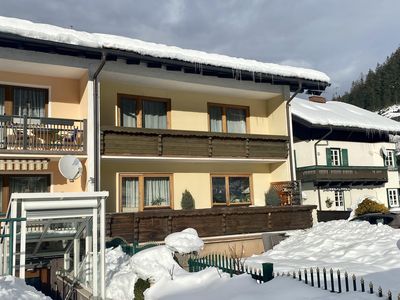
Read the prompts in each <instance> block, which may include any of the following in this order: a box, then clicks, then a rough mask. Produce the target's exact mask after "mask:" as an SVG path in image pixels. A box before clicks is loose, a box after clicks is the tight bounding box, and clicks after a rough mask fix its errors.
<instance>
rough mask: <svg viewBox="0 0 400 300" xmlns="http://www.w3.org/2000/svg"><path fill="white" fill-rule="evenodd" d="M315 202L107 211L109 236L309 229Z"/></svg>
mask: <svg viewBox="0 0 400 300" xmlns="http://www.w3.org/2000/svg"><path fill="white" fill-rule="evenodd" d="M315 208H316V206H313V205H299V206H276V207H271V206H270V207H264V206H263V207H223V208H222V207H214V208H208V209H194V210H149V211H143V212H135V213H133V212H132V213H111V214H107V218H106V230H107V236H108V237H117V236H119V237H122V238H124V239H125V240H126V241H127V242H128V243H133V242H139V243H142V242H148V241H162V240H163V239H164V238H165V237H166V236H167V235H168V234H170V233H172V232H177V231H181V230H183V229H186V228H188V227H192V228H194V229H196V230H197V232H198V234H199V236H200V237H209V236H224V235H232V234H245V233H258V232H270V231H283V230H294V229H306V228H310V227H311V226H312V224H313V220H312V211H313V210H314V209H315Z"/></svg>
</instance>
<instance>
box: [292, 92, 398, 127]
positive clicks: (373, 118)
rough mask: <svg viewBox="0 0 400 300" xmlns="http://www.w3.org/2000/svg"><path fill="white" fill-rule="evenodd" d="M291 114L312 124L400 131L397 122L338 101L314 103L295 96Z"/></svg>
mask: <svg viewBox="0 0 400 300" xmlns="http://www.w3.org/2000/svg"><path fill="white" fill-rule="evenodd" d="M292 114H293V115H294V116H296V117H298V118H300V119H302V120H304V121H306V122H308V123H310V124H313V125H320V126H332V127H349V128H359V129H365V130H378V131H387V132H400V123H399V122H396V121H393V120H390V119H388V118H386V117H383V116H381V115H378V114H377V113H374V112H372V111H369V110H366V109H363V108H360V107H357V106H354V105H351V104H348V103H344V102H339V101H327V102H326V103H316V102H312V101H309V100H304V99H301V98H295V99H294V100H293V101H292Z"/></svg>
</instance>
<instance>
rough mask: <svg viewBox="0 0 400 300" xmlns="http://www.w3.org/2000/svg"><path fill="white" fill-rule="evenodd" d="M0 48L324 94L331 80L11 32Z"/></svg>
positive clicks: (2, 35) (1, 38)
mask: <svg viewBox="0 0 400 300" xmlns="http://www.w3.org/2000/svg"><path fill="white" fill-rule="evenodd" d="M0 47H7V48H14V49H23V50H28V51H35V52H44V53H50V54H58V55H68V56H74V57H85V58H88V59H98V60H100V59H101V57H102V55H103V54H106V56H107V60H109V61H116V60H117V59H123V60H125V61H126V64H128V65H130V64H133V65H138V64H145V65H147V67H148V68H164V69H166V70H167V71H171V72H174V71H175V72H176V71H179V72H184V73H189V74H199V75H202V76H214V77H219V78H229V79H236V80H240V81H252V82H259V83H269V84H273V85H286V86H289V88H290V90H291V91H296V90H297V89H298V87H299V85H300V84H301V86H302V91H301V92H307V93H309V94H315V95H319V94H321V93H322V92H323V91H324V90H325V89H326V87H328V86H329V85H330V83H327V82H322V81H314V80H309V79H301V78H295V77H285V76H277V75H273V74H266V73H254V72H250V71H245V70H241V71H240V74H239V75H238V74H237V72H232V71H233V70H232V69H231V68H227V67H217V66H212V65H202V67H201V68H199V66H198V64H196V63H191V62H186V61H182V60H178V59H167V58H159V57H153V56H148V55H142V54H139V53H135V52H131V51H122V50H116V49H109V48H91V47H87V46H80V45H73V44H66V43H59V42H53V41H47V40H39V39H34V38H28V37H23V36H19V35H16V34H11V33H4V32H2V33H0Z"/></svg>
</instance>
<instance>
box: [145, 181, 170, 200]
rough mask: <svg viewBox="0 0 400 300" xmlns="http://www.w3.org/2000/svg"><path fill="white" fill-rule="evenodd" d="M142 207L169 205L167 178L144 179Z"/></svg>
mask: <svg viewBox="0 0 400 300" xmlns="http://www.w3.org/2000/svg"><path fill="white" fill-rule="evenodd" d="M144 205H145V206H168V205H170V194H169V178H165V177H154V178H145V179H144Z"/></svg>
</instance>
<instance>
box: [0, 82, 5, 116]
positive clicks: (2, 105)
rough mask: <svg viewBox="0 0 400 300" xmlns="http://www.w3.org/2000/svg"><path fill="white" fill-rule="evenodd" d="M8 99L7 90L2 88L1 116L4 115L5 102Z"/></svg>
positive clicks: (0, 96)
mask: <svg viewBox="0 0 400 300" xmlns="http://www.w3.org/2000/svg"><path fill="white" fill-rule="evenodd" d="M5 99H6V89H5V88H4V87H2V86H0V115H4V100H5Z"/></svg>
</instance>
